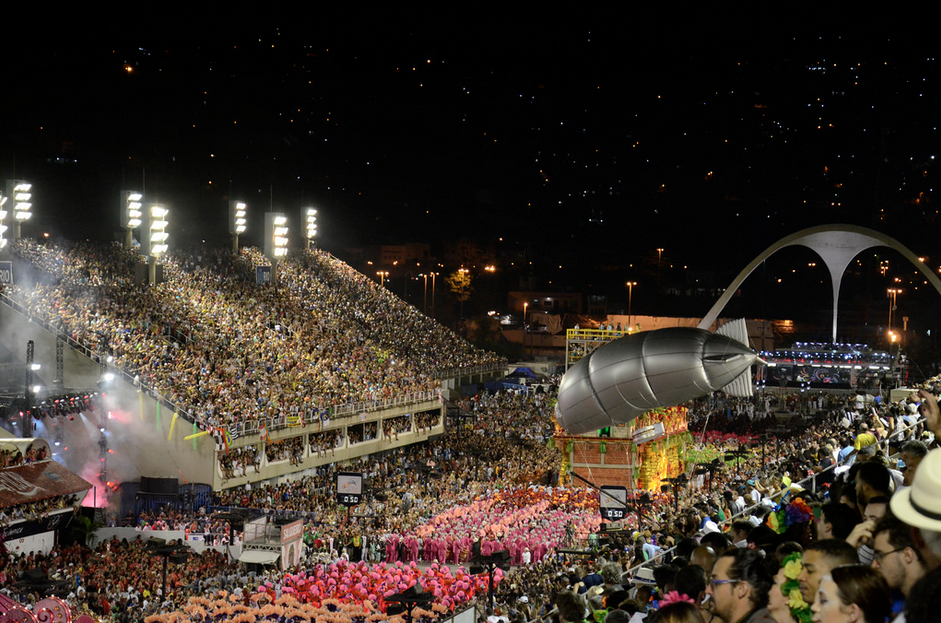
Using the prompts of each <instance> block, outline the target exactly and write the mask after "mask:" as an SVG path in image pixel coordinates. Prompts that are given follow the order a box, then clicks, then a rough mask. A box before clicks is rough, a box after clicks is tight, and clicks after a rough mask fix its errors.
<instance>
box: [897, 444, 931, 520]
mask: <svg viewBox="0 0 941 623" xmlns="http://www.w3.org/2000/svg"><path fill="white" fill-rule="evenodd" d="M939 491H941V448H938V449H935V450H932V451H931V452H929V453H928V454H926V455H925V458H923V459H922V460H921V463H919V464H918V470H917V471H916V472H915V478H914V480H913V481H912V486H911V487H907V488H905V489H902V490H901V491H898V492H896V494H895V495H893V496H892V499H891V500H890V501H889V505H890V506H891V507H892V513H893V514H894V515H895V516H896V517H898V518H899V519H901V520H902V521H904V522H905V523H907V524H908V525H910V526H914V527H916V528H924V529H926V530H934V531H936V532H941V496H939V495H938V492H939Z"/></svg>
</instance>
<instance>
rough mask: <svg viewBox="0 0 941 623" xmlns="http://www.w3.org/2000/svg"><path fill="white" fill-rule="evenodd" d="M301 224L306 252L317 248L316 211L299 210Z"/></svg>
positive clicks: (313, 209)
mask: <svg viewBox="0 0 941 623" xmlns="http://www.w3.org/2000/svg"><path fill="white" fill-rule="evenodd" d="M301 222H302V223H304V239H305V240H306V241H307V250H308V251H310V249H311V247H316V246H317V240H316V238H317V210H316V209H315V208H303V209H301Z"/></svg>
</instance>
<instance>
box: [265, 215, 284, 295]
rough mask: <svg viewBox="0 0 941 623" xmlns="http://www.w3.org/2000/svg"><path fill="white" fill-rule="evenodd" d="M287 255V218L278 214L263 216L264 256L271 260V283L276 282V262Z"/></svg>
mask: <svg viewBox="0 0 941 623" xmlns="http://www.w3.org/2000/svg"><path fill="white" fill-rule="evenodd" d="M287 254H288V217H286V216H285V215H284V214H281V213H279V212H268V213H266V214H265V256H266V257H267V258H268V259H270V260H271V282H272V283H277V282H278V261H280V260H281V258H284V257H287Z"/></svg>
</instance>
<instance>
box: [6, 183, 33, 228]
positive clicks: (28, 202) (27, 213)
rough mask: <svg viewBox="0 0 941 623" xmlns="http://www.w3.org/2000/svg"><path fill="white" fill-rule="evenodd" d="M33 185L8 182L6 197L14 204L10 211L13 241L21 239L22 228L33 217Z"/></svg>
mask: <svg viewBox="0 0 941 623" xmlns="http://www.w3.org/2000/svg"><path fill="white" fill-rule="evenodd" d="M32 189H33V185H32V184H30V183H29V182H25V181H23V180H7V191H6V194H5V196H6V197H10V198H11V199H12V200H13V202H12V205H10V206H9V211H10V212H11V213H12V215H13V239H14V240H16V239H19V238H20V237H21V231H20V227H21V225H22V223H23V221H28V220H29V219H30V217H31V216H32V215H33V212H32V207H33V203H32V198H33V192H32Z"/></svg>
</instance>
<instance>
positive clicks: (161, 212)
mask: <svg viewBox="0 0 941 623" xmlns="http://www.w3.org/2000/svg"><path fill="white" fill-rule="evenodd" d="M169 214H170V211H169V210H168V209H167V208H166V207H164V206H163V204H159V203H155V204H153V205H151V206H150V208H148V209H147V210H146V211H145V213H144V215H145V217H146V218H145V220H144V223H143V225H144V232H145V233H144V235H143V236H142V237H141V238H142V240H141V243H142V244H141V246H142V247H143V249H142V250H143V252H144V254H145V255H146V256H147V282H148V283H149V284H150V285H152V286H153V285H157V284H158V283H160V282H161V281H163V279H162V276H163V275H162V271H160V272H161V274H160V275H159V276H158V271H157V264H158V263H159V261H160V258H162V257H163V256H164V255H165V254H166V252H167V249H168V248H169V247H168V246H167V241H168V240H169V238H170V234H168V233H167V226H168V225H169V223H168V222H167V217H168V216H169Z"/></svg>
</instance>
